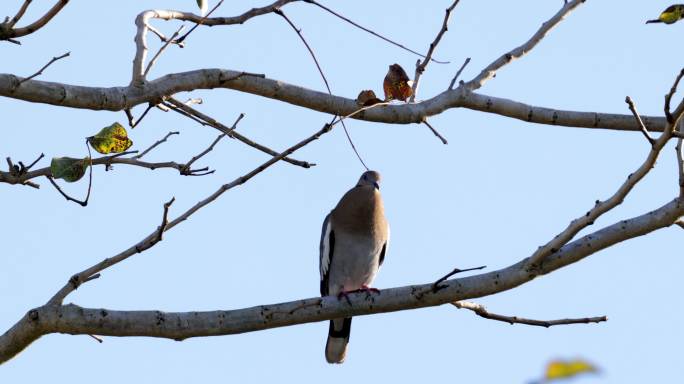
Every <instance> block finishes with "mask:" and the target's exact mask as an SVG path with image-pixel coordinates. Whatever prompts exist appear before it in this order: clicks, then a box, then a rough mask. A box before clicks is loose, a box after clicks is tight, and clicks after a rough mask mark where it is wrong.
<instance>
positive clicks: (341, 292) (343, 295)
mask: <svg viewBox="0 0 684 384" xmlns="http://www.w3.org/2000/svg"><path fill="white" fill-rule="evenodd" d="M352 292H355V291H345V290H344V287H342V289H341V290H340V293H338V294H337V300H342V298H343V297H344V298H345V300H347V304H349V305H351V300H349V294H350V293H352Z"/></svg>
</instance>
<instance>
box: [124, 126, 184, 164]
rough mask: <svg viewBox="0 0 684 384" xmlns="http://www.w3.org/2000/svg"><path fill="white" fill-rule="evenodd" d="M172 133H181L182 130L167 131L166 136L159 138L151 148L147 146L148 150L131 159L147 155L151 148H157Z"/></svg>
mask: <svg viewBox="0 0 684 384" xmlns="http://www.w3.org/2000/svg"><path fill="white" fill-rule="evenodd" d="M172 135H180V132H178V131H171V132H169V133H167V134H166V136H164V138H162V139H161V140H157V142H156V143H154V144H152V145H151V146H150V147H149V148H147V149H146V150H144V151H142V152H141V153H140V154H139V155H136V156H133V157H131V159H135V160H138V159H140V158H141V157H143V156H145V155H146V154H148V153H149V152H150V151H151V150H153V149H154V148H156V147H157V146H158V145H159V144H161V143H164V142H166V140H167V139H168V138H169V137H170V136H172Z"/></svg>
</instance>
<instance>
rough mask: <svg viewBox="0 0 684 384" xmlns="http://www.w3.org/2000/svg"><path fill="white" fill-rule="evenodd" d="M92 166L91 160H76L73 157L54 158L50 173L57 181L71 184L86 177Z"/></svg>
mask: <svg viewBox="0 0 684 384" xmlns="http://www.w3.org/2000/svg"><path fill="white" fill-rule="evenodd" d="M88 165H90V158H88V157H86V158H85V159H74V158H72V157H53V158H52V162H51V163H50V173H52V177H54V178H55V179H64V181H67V182H69V183H73V182H74V181H78V180H80V179H81V177H83V175H85V171H86V169H88Z"/></svg>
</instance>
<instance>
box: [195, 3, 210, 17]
mask: <svg viewBox="0 0 684 384" xmlns="http://www.w3.org/2000/svg"><path fill="white" fill-rule="evenodd" d="M197 6H198V7H199V9H200V14H201V15H202V16H204V15H205V14H206V13H207V9H209V0H197Z"/></svg>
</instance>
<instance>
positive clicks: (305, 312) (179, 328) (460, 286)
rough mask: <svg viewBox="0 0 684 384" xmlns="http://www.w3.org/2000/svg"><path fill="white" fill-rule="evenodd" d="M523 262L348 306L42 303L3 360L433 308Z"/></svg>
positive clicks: (640, 223) (327, 300)
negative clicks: (48, 347)
mask: <svg viewBox="0 0 684 384" xmlns="http://www.w3.org/2000/svg"><path fill="white" fill-rule="evenodd" d="M682 215H684V204H682V203H681V202H680V200H679V199H675V200H673V201H671V202H669V203H667V204H665V205H664V206H662V207H660V208H658V209H656V210H654V211H652V212H649V213H647V214H644V215H641V216H637V217H634V218H631V219H628V220H623V221H620V222H617V223H615V224H613V225H610V226H608V227H605V228H603V229H601V230H599V231H596V232H594V233H592V234H590V235H587V236H584V237H582V238H579V239H577V240H575V241H573V242H571V243H569V244H567V245H565V246H564V247H563V248H561V249H560V250H559V251H558V252H556V253H555V254H553V255H551V256H550V257H549V258H548V259H547V260H546V262H545V263H544V265H543V266H542V269H541V271H540V272H541V273H542V274H546V273H550V272H552V271H554V270H557V269H559V268H562V267H565V266H567V265H569V264H572V263H575V262H577V261H579V260H582V259H583V258H585V257H587V256H589V255H591V254H594V253H596V252H598V251H600V250H602V249H605V248H607V247H610V246H612V245H614V244H616V243H619V242H621V241H625V240H628V239H631V238H634V237H637V236H642V235H645V234H647V233H650V232H652V231H655V230H657V229H660V228H663V227H667V226H670V225H672V224H673V223H674V222H675V221H677V219H678V218H679V217H681V216H682ZM169 225H171V223H169ZM526 265H527V260H526V259H525V260H522V261H520V262H518V263H516V264H513V265H511V266H509V267H506V268H503V269H500V270H497V271H492V272H489V273H483V274H479V275H474V276H468V277H463V278H459V279H453V280H447V281H445V282H443V283H442V285H443V286H444V288H442V289H439V290H434V289H433V283H428V284H423V285H413V286H405V287H400V288H389V289H383V290H382V291H381V292H380V293H379V294H367V293H351V294H349V303H348V302H347V301H346V300H339V299H337V297H335V296H327V297H323V298H320V297H315V298H310V299H304V300H296V301H292V302H287V303H280V304H269V305H261V306H257V307H251V308H244V309H237V310H226V311H207V312H177V313H171V312H160V311H114V310H109V309H91V308H82V307H78V306H76V305H73V304H70V305H56V304H55V305H45V306H42V307H39V308H36V309H33V310H30V311H29V312H28V313H27V314H26V315H25V316H24V317H22V318H21V319H20V320H19V321H18V322H17V323H16V324H15V325H14V326H13V327H12V328H10V329H9V330H8V331H7V332H5V333H4V334H3V335H2V336H0V363H3V362H5V361H7V360H9V359H11V358H12V357H13V356H15V355H16V354H17V353H19V352H21V351H22V350H23V349H25V348H26V347H27V346H28V345H29V344H30V343H32V342H33V341H35V340H36V339H38V338H40V337H41V336H42V335H45V334H49V333H68V334H95V335H105V336H149V337H162V338H169V339H174V340H183V339H187V338H190V337H202V336H217V335H231V334H237V333H244V332H253V331H259V330H263V329H270V328H276V327H284V326H289V325H295V324H303V323H310V322H317V321H323V320H329V319H333V318H339V317H349V316H360V315H369V314H374V313H385V312H393V311H400V310H407V309H415V308H422V307H429V306H436V305H441V304H446V303H452V302H455V301H459V300H467V299H473V298H477V297H482V296H487V295H492V294H495V293H498V292H502V291H506V290H509V289H512V288H515V287H517V286H519V285H521V284H524V283H526V282H529V281H531V280H532V279H534V278H535V277H536V276H537V275H535V274H530V273H528V272H526V270H525V266H526Z"/></svg>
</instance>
